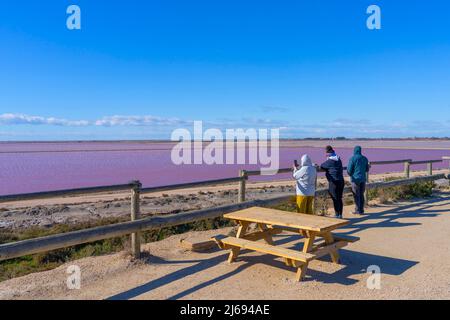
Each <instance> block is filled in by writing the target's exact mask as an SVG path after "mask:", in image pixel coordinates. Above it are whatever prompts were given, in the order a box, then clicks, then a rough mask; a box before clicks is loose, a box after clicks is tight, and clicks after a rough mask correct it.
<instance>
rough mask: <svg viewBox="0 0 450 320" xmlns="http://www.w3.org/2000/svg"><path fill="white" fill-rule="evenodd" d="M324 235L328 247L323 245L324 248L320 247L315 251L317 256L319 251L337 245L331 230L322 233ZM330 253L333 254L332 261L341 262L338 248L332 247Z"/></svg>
mask: <svg viewBox="0 0 450 320" xmlns="http://www.w3.org/2000/svg"><path fill="white" fill-rule="evenodd" d="M322 237H323V238H324V239H325V243H326V244H327V246H326V247H323V248H322V249H319V250H317V251H316V252H315V255H316V257H318V253H319V252H321V251H327V248H330V247H333V246H335V242H334V238H333V235H332V234H331V232H327V233H325V234H323V235H322ZM342 242H343V243H345V244H347V242H345V241H342ZM328 252H329V254H330V256H331V261H333V262H334V263H339V252H338V251H337V250H333V249H330V250H329V251H328Z"/></svg>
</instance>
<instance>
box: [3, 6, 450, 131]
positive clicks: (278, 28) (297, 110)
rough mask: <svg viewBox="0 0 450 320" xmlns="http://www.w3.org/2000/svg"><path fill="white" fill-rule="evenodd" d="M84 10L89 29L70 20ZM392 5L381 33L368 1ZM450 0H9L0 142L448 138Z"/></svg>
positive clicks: (384, 15)
mask: <svg viewBox="0 0 450 320" xmlns="http://www.w3.org/2000/svg"><path fill="white" fill-rule="evenodd" d="M71 4H76V5H78V6H79V7H80V8H81V19H82V22H81V23H82V29H81V30H72V31H71V30H68V29H67V28H66V19H67V17H68V15H67V14H66V9H67V7H68V6H69V5H71ZM371 4H376V5H378V6H379V7H380V8H381V14H382V16H381V19H382V20H381V21H382V29H381V30H369V29H367V27H366V19H367V17H368V15H367V14H366V9H367V7H368V6H369V5H371ZM449 12H450V3H449V2H448V1H444V0H441V1H437V0H429V1H418V0H395V1H382V0H371V1H365V0H353V1H350V0H347V1H337V0H330V1H315V0H314V1H313V0H308V1H301V0H295V1H282V0H281V1H261V0H259V1H253V0H246V1H242V0H241V1H237V0H228V1H215V0H205V1H203V0H202V1H196V0H193V1H184V0H183V1H182V0H176V1H175V0H128V1H121V0H115V1H104V0H96V1H92V0H90V1H86V0H72V1H64V0H60V1H20V0H16V1H12V0H4V1H1V3H0V41H1V47H0V70H1V71H0V140H75V139H169V138H170V133H171V131H172V130H173V129H175V128H180V127H186V128H189V127H190V125H191V122H192V121H194V120H202V121H204V123H205V126H207V127H218V128H221V129H225V128H239V127H243V128H247V127H252V128H281V135H282V137H285V138H288V137H289V138H292V137H295V138H302V137H311V136H314V137H329V136H348V137H407V136H450V115H449V114H450V113H449V112H448V110H449V109H450V90H449V88H450V32H449V31H450V19H449V15H450V13H449Z"/></svg>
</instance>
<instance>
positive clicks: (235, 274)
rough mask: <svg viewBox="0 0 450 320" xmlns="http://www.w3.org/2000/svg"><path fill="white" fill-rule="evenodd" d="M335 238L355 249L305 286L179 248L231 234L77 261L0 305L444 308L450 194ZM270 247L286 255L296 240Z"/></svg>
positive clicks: (21, 282) (4, 287) (380, 209)
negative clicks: (143, 256) (373, 304)
mask: <svg viewBox="0 0 450 320" xmlns="http://www.w3.org/2000/svg"><path fill="white" fill-rule="evenodd" d="M351 209H352V208H351V207H346V209H345V214H344V216H345V218H348V219H350V220H351V222H352V223H351V225H350V226H349V227H347V228H346V229H342V230H341V231H342V233H347V234H350V235H355V236H359V237H360V238H361V240H360V241H359V242H356V243H354V244H351V245H349V246H348V247H346V248H344V250H342V251H341V257H342V262H343V264H342V265H334V264H331V263H329V262H328V261H313V262H312V263H311V264H310V269H309V271H308V273H307V278H306V279H305V281H304V282H301V283H296V282H294V276H295V272H294V270H293V269H292V268H288V267H286V266H284V264H283V263H282V261H281V260H280V259H274V258H273V257H271V256H268V255H262V254H258V253H254V252H249V251H244V252H243V253H242V254H241V255H240V256H239V259H238V261H237V262H235V263H233V264H231V265H228V264H227V263H226V258H227V253H226V252H224V251H220V250H216V249H214V250H211V251H209V252H207V253H193V252H189V251H186V250H184V249H182V248H181V247H180V246H179V241H180V239H182V238H186V237H190V238H195V239H208V238H209V237H210V236H212V235H215V234H218V233H225V234H226V233H227V232H229V231H230V229H229V228H228V229H224V230H212V231H206V232H195V233H189V234H184V235H177V236H173V237H170V238H168V239H166V240H163V241H160V242H156V243H150V244H146V245H145V250H147V251H149V252H150V253H151V255H150V256H149V257H148V259H147V260H146V261H145V262H132V261H130V259H129V257H128V256H127V255H126V254H125V253H118V254H112V255H107V256H102V257H95V258H85V259H82V260H78V261H75V262H73V263H70V264H66V265H63V266H61V267H59V268H57V269H54V270H51V271H47V272H42V273H36V274H31V275H28V276H25V277H21V278H17V279H12V280H8V281H5V282H2V283H0V299H108V298H112V299H258V300H259V299H301V300H304V299H450V277H449V274H450V242H449V241H448V239H449V236H450V215H449V214H450V194H448V193H447V194H445V193H443V194H440V195H438V196H436V197H434V198H432V199H428V200H418V201H415V202H405V203H400V204H393V205H380V206H376V207H372V208H371V209H370V211H369V212H370V214H369V215H368V216H365V217H356V216H353V215H351V214H349V212H350V211H351ZM275 240H276V241H277V242H278V243H279V244H280V245H283V246H286V247H292V246H294V245H295V244H296V241H297V240H298V238H297V237H296V236H294V235H292V234H288V233H286V234H284V233H283V234H281V235H279V236H276V237H275ZM71 264H72V265H78V266H79V267H80V268H81V273H82V278H81V279H82V282H81V289H80V290H68V289H67V287H66V277H67V276H68V275H67V273H66V270H67V268H68V266H69V265H71ZM371 265H377V266H379V267H380V269H381V273H382V274H381V289H379V290H377V289H375V290H371V289H368V288H367V285H366V284H367V280H368V278H369V274H367V273H366V271H365V270H366V269H367V268H368V267H369V266H371Z"/></svg>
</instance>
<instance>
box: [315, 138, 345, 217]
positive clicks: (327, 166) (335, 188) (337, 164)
mask: <svg viewBox="0 0 450 320" xmlns="http://www.w3.org/2000/svg"><path fill="white" fill-rule="evenodd" d="M325 150H326V153H327V161H325V162H324V163H322V164H321V165H320V168H321V169H322V170H324V171H325V175H326V177H327V180H328V192H329V194H330V196H331V198H332V199H333V205H334V212H335V217H336V218H339V219H342V213H343V211H344V203H343V202H342V196H343V193H344V186H345V182H344V169H343V166H342V161H341V159H340V157H339V156H337V155H336V152H335V151H334V150H333V147H332V146H327V147H326V149H325Z"/></svg>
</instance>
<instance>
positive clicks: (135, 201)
mask: <svg viewBox="0 0 450 320" xmlns="http://www.w3.org/2000/svg"><path fill="white" fill-rule="evenodd" d="M140 189H141V183H140V182H138V183H137V184H136V185H135V187H133V189H132V190H131V221H136V220H139V219H140V215H141V210H140V200H139V199H140V198H139V197H140ZM131 254H132V255H133V257H134V258H135V259H140V257H141V233H140V232H134V233H132V234H131Z"/></svg>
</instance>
